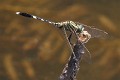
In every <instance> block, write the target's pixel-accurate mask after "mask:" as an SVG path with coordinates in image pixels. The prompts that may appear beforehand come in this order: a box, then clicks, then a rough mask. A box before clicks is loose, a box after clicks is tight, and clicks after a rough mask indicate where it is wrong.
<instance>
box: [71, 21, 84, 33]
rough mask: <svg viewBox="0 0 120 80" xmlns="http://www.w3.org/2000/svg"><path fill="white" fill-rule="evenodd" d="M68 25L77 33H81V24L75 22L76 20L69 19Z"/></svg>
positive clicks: (82, 28)
mask: <svg viewBox="0 0 120 80" xmlns="http://www.w3.org/2000/svg"><path fill="white" fill-rule="evenodd" d="M70 25H71V26H72V27H73V28H74V29H75V30H76V32H77V33H81V32H82V31H83V30H84V27H83V25H82V24H77V23H76V22H73V21H70Z"/></svg>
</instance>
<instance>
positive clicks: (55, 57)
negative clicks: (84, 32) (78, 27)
mask: <svg viewBox="0 0 120 80" xmlns="http://www.w3.org/2000/svg"><path fill="white" fill-rule="evenodd" d="M119 7H120V0H0V80H58V78H59V76H60V74H61V72H62V70H63V68H64V66H65V64H66V63H67V61H68V58H69V56H70V54H71V51H70V49H69V47H68V45H66V43H65V39H64V38H63V37H62V36H61V32H59V31H58V30H57V29H55V28H54V26H52V25H50V24H47V23H45V22H41V21H39V20H34V19H28V18H25V17H22V16H18V15H16V14H15V12H17V11H21V12H27V13H31V14H34V15H37V16H40V17H42V18H45V19H48V20H52V21H55V22H61V21H66V20H72V21H77V22H80V23H83V24H86V25H89V26H95V27H97V28H99V29H102V30H105V31H106V32H108V33H109V35H110V38H109V39H95V38H94V39H90V40H89V42H88V43H87V44H86V47H87V48H88V49H89V51H90V52H91V56H92V59H91V60H92V63H91V64H89V63H87V62H86V61H82V62H81V63H80V70H79V73H78V75H77V79H78V80H120V27H119V26H120V22H119V21H120V10H119Z"/></svg>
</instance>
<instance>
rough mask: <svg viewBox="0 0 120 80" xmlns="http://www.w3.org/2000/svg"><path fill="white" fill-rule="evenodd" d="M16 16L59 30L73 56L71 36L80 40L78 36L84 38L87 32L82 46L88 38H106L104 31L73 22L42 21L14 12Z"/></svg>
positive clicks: (33, 16)
mask: <svg viewBox="0 0 120 80" xmlns="http://www.w3.org/2000/svg"><path fill="white" fill-rule="evenodd" d="M16 14H17V15H21V16H24V17H28V18H33V19H37V20H40V21H43V22H47V23H49V24H52V25H54V26H55V27H56V28H59V29H61V30H62V31H63V32H64V35H65V37H66V39H67V41H68V44H69V46H70V48H71V51H72V53H73V54H74V52H73V47H72V45H73V43H72V42H71V37H72V36H73V34H74V35H75V37H76V39H79V38H81V37H80V36H82V37H84V36H86V32H87V34H89V35H88V36H86V37H87V39H86V40H85V41H82V40H81V43H82V44H83V46H84V44H85V43H87V42H88V40H89V39H90V38H106V37H108V33H107V32H105V31H104V30H101V29H98V28H93V27H91V26H87V25H85V24H82V23H79V22H74V21H64V22H54V21H50V20H47V19H43V18H41V17H38V16H35V15H32V14H28V13H24V12H16ZM66 31H69V32H70V35H69V36H68V35H67V32H66ZM84 48H85V52H86V53H88V54H89V56H90V59H91V55H90V52H89V50H88V49H87V48H86V47H85V46H84Z"/></svg>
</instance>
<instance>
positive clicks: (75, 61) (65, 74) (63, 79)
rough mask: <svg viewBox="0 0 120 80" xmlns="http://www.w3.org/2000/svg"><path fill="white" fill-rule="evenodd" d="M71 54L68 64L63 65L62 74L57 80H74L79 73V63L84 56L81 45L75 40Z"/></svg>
mask: <svg viewBox="0 0 120 80" xmlns="http://www.w3.org/2000/svg"><path fill="white" fill-rule="evenodd" d="M73 52H74V54H75V56H74V55H73V54H71V56H70V58H69V61H68V63H67V64H66V65H65V68H64V69H63V71H62V74H61V75H60V77H59V80H76V75H77V73H78V71H79V63H80V60H81V58H82V55H83V54H84V46H83V45H82V43H81V42H80V41H79V40H77V42H76V44H75V46H74V48H73Z"/></svg>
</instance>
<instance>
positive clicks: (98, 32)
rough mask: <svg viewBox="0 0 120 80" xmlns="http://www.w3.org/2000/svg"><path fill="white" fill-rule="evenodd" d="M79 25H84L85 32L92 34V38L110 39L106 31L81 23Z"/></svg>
mask: <svg viewBox="0 0 120 80" xmlns="http://www.w3.org/2000/svg"><path fill="white" fill-rule="evenodd" d="M77 24H79V25H83V27H84V30H85V31H87V32H88V33H89V34H91V38H95V37H96V38H103V39H104V38H108V37H109V35H108V33H107V32H105V31H104V30H101V29H98V28H92V27H90V26H87V25H84V24H81V23H77Z"/></svg>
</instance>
